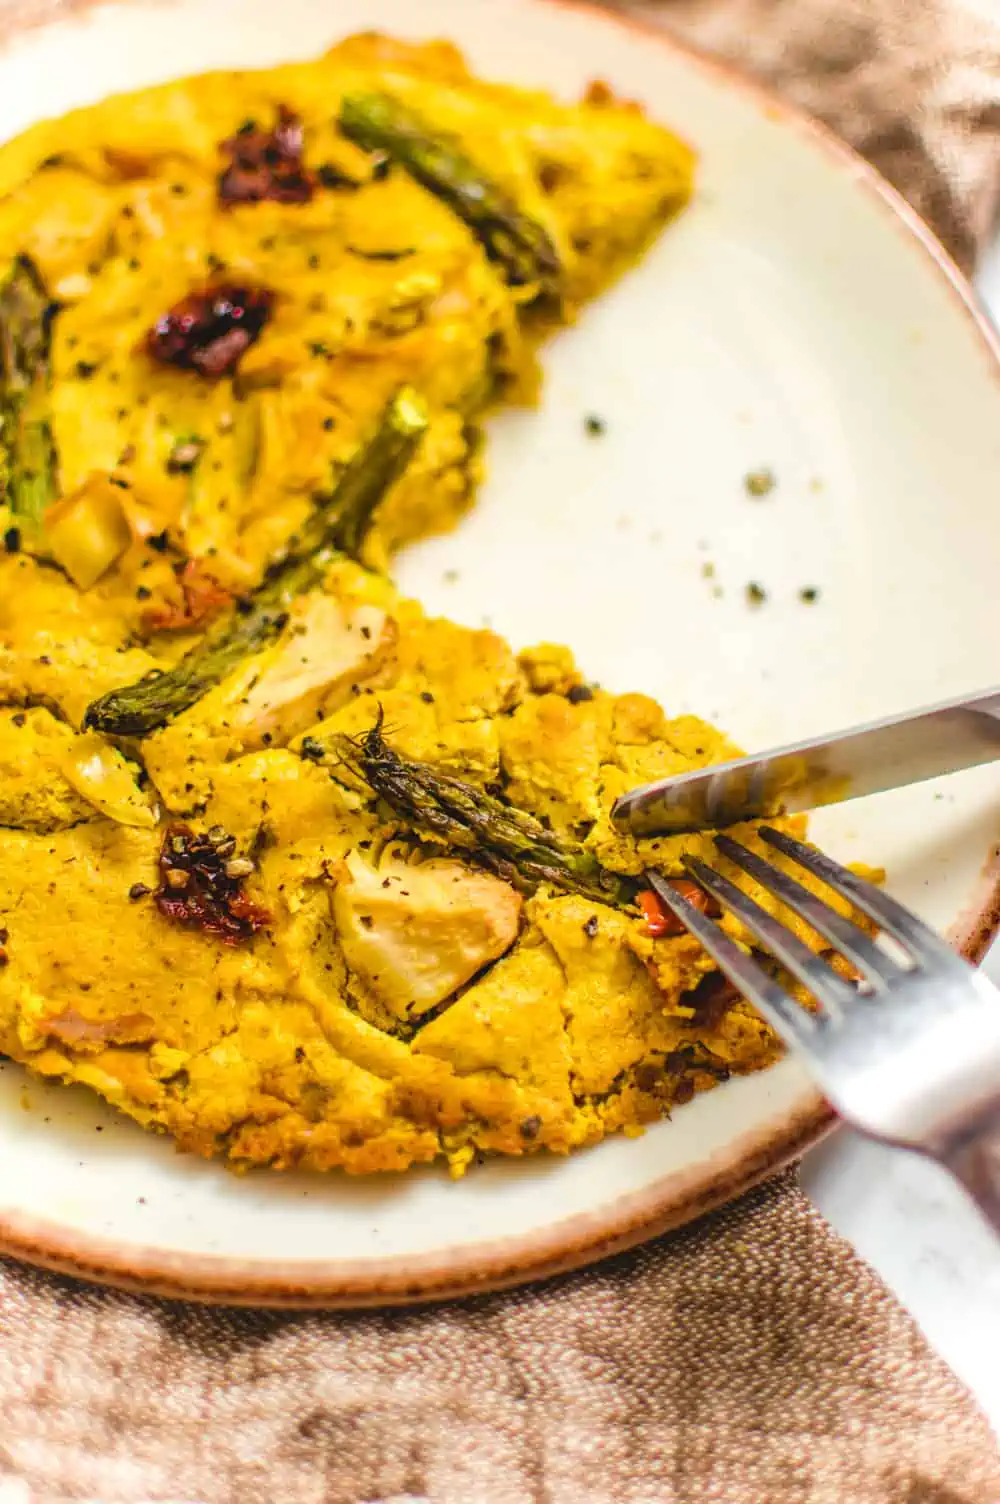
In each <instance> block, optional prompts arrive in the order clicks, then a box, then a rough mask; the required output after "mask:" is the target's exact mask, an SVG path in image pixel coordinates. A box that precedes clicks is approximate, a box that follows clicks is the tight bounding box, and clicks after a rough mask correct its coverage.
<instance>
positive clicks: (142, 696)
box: [84, 387, 427, 736]
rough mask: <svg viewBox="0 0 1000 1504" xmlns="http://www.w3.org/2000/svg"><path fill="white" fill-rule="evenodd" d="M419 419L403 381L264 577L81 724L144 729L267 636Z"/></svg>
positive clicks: (350, 547) (396, 467) (413, 441)
mask: <svg viewBox="0 0 1000 1504" xmlns="http://www.w3.org/2000/svg"><path fill="white" fill-rule="evenodd" d="M426 427H427V410H426V407H425V406H424V403H423V401H422V399H421V398H420V397H419V396H418V395H417V393H416V392H415V391H414V390H413V389H412V388H411V387H404V388H403V389H402V390H401V391H399V392H398V393H397V394H396V396H395V397H393V399H392V401H391V402H390V403H389V405H388V406H387V407H386V409H385V412H384V413H383V415H382V417H381V419H380V421H379V425H378V428H377V430H376V432H375V435H374V437H373V438H372V439H371V441H370V443H369V444H368V445H367V446H366V447H365V448H363V449H361V450H360V451H359V452H358V453H357V454H356V455H355V457H354V459H353V460H352V461H351V463H350V464H349V465H348V467H347V469H346V470H345V471H344V472H343V474H342V475H341V477H340V479H339V481H338V482H337V484H336V486H335V487H334V489H333V491H332V493H331V494H330V496H329V497H327V498H325V499H322V500H321V501H320V503H319V505H318V506H317V508H316V510H315V511H314V513H313V514H312V516H311V517H310V518H309V521H308V522H307V523H306V524H305V526H304V527H303V529H302V531H301V533H300V534H299V537H298V540H297V541H296V543H295V546H294V547H293V548H292V550H291V551H290V552H289V553H287V554H286V555H285V556H284V558H282V559H281V560H280V561H279V562H277V563H276V564H273V565H272V566H271V569H270V570H269V571H268V574H267V575H266V576H265V579H264V582H263V583H262V584H261V585H260V586H259V587H258V588H257V590H255V591H254V592H253V594H251V595H250V596H249V597H247V598H246V599H245V600H243V601H240V602H238V603H237V607H236V609H235V610H233V611H232V612H230V613H229V614H227V615H226V616H225V617H223V618H222V619H221V620H220V621H219V622H217V623H216V624H215V625H214V626H213V627H210V628H209V630H208V631H207V632H206V633H205V635H204V637H203V638H202V639H201V641H200V642H199V643H198V644H197V646H195V647H193V648H192V649H191V651H190V652H189V653H187V654H186V655H185V657H183V658H182V659H181V660H180V662H179V663H178V664H177V665H176V666H175V667H174V668H172V669H168V670H167V671H166V672H165V673H161V672H159V671H154V672H153V673H149V674H147V675H146V676H145V677H144V678H142V679H140V680H139V681H138V682H137V683H135V684H129V685H126V686H124V688H122V689H115V690H112V691H111V692H110V693H109V694H106V695H102V696H101V698H100V699H99V700H95V701H94V702H93V704H91V705H90V706H89V707H88V709H87V713H86V715H85V716H84V725H85V726H93V727H94V728H95V729H96V730H98V731H104V732H106V733H109V734H111V735H113V736H145V735H147V733H148V732H150V731H154V730H156V728H157V727H158V726H162V725H163V724H164V723H165V722H166V721H168V720H170V719H171V718H172V717H173V716H175V715H178V714H179V713H180V712H181V711H182V710H187V709H188V707H189V706H191V705H193V704H194V703H195V702H196V701H197V700H200V699H201V697H202V695H204V694H206V693H207V692H208V690H210V689H212V688H213V687H214V686H215V685H216V684H218V683H219V682H220V681H221V680H222V679H224V678H225V676H226V674H228V673H229V672H230V670H232V669H234V668H236V667H237V665H238V664H239V663H241V662H242V660H243V659H244V658H246V657H247V656H248V655H249V654H251V653H256V652H258V651H259V650H260V649H261V648H263V647H266V645H267V644H268V643H269V642H271V641H273V639H274V638H275V637H277V636H278V634H279V633H280V632H281V630H282V628H283V627H284V625H285V622H286V621H287V619H288V608H289V606H290V605H291V603H292V601H293V600H294V599H295V598H296V596H299V595H302V594H304V593H305V592H306V591H307V590H312V589H314V588H315V587H316V586H317V585H319V584H320V583H321V582H322V579H323V576H324V574H325V573H326V570H327V567H328V565H329V564H330V561H331V559H332V558H333V556H334V554H335V553H337V552H340V553H350V554H355V555H356V553H357V549H358V547H359V546H360V543H361V540H362V539H363V538H364V534H365V531H366V529H367V527H368V525H369V523H370V521H371V516H372V513H373V511H374V510H375V507H376V505H377V503H378V502H379V501H380V500H381V498H382V496H383V495H384V494H385V492H386V491H387V490H388V488H389V487H390V486H391V485H392V483H393V482H394V481H395V480H396V479H397V478H398V477H399V476H400V475H401V474H402V473H403V471H404V470H405V469H406V466H407V465H408V464H409V461H410V460H411V458H412V457H413V454H414V452H415V450H416V448H417V445H418V444H419V442H420V440H421V438H422V437H423V433H424V430H425V428H426Z"/></svg>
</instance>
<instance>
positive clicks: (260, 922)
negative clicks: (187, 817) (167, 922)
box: [155, 825, 271, 945]
mask: <svg viewBox="0 0 1000 1504" xmlns="http://www.w3.org/2000/svg"><path fill="white" fill-rule="evenodd" d="M252 871H253V863H252V862H251V861H250V859H249V858H248V857H241V856H237V855H236V841H235V840H234V838H233V837H232V836H231V835H229V834H227V832H226V831H225V830H223V829H222V827H221V825H215V826H213V827H212V829H211V830H209V831H208V832H207V833H206V834H205V835H195V833H194V832H193V831H192V830H191V828H190V827H189V826H187V825H171V826H170V827H169V828H168V830H167V833H166V835H165V836H164V838H163V846H162V849H161V851H160V878H161V883H160V887H159V888H158V889H157V891H156V894H155V899H156V906H157V908H158V909H159V911H160V913H161V914H162V915H163V917H164V918H165V919H171V920H173V921H174V923H175V924H182V925H184V926H185V927H186V928H188V929H197V930H204V931H205V933H206V934H208V935H217V936H218V938H219V939H220V940H221V941H222V942H223V943H224V944H225V945H239V944H240V942H241V941H243V940H249V939H250V937H251V935H255V934H256V933H257V931H258V930H261V929H263V928H264V926H265V925H266V924H269V923H270V921H271V915H270V914H269V913H268V911H267V909H264V908H262V907H261V906H260V904H257V903H254V902H253V900H252V899H250V898H248V897H247V895H246V893H245V892H244V891H243V882H244V879H245V878H247V877H248V876H249V875H250V873H251V872H252Z"/></svg>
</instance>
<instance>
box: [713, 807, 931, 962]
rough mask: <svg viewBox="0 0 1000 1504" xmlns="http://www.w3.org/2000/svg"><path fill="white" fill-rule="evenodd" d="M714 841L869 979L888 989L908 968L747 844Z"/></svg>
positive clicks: (726, 838)
mask: <svg viewBox="0 0 1000 1504" xmlns="http://www.w3.org/2000/svg"><path fill="white" fill-rule="evenodd" d="M715 844H716V846H718V848H719V850H720V851H721V852H722V854H723V856H726V857H728V858H729V860H730V861H731V862H735V863H736V865H737V866H738V867H742V868H743V871H744V872H747V873H749V874H750V876H751V877H753V878H756V880H757V882H759V883H760V885H761V887H763V888H767V889H769V890H770V891H771V892H772V893H775V894H777V896H778V897H779V898H780V899H781V901H782V903H786V904H787V905H788V907H789V908H790V909H793V910H794V911H795V913H796V914H798V915H799V917H800V918H802V919H804V920H805V921H806V923H807V924H810V925H812V927H813V929H814V930H817V931H818V933H819V934H821V935H822V936H823V937H824V939H826V940H829V941H830V944H831V945H835V946H837V948H838V949H839V950H841V951H843V953H844V955H845V956H846V957H847V959H848V960H849V961H851V962H852V963H853V965H855V966H856V967H857V968H858V970H859V971H860V972H861V973H862V974H863V975H864V977H865V978H866V979H867V980H868V981H869V982H872V983H873V984H875V985H878V986H880V987H882V988H885V987H887V986H888V985H889V983H890V982H892V981H894V980H895V979H896V978H897V977H900V976H902V975H904V972H905V968H904V967H902V966H898V965H897V964H896V962H895V961H893V960H892V959H891V957H889V956H887V955H886V953H885V951H882V950H879V948H878V946H877V945H875V944H874V942H873V941H871V940H870V939H869V938H868V936H867V935H866V934H865V932H864V930H862V929H860V928H859V927H858V926H857V925H856V924H852V922H851V920H850V919H845V918H844V916H843V914H838V913H837V911H836V909H832V908H831V907H830V905H829V904H828V903H824V901H823V899H822V898H820V897H818V896H817V894H815V893H810V892H809V889H808V888H803V886H802V884H801V883H797V882H796V881H795V879H794V878H791V877H789V876H788V874H787V873H785V872H782V871H781V869H780V868H779V867H775V866H774V865H773V863H771V862H765V861H764V859H763V857H760V856H758V855H757V853H756V852H755V851H750V850H748V849H747V847H746V846H741V845H740V843H739V842H738V841H734V840H733V839H732V837H731V836H726V835H719V836H716V838H715Z"/></svg>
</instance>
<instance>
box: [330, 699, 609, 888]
mask: <svg viewBox="0 0 1000 1504" xmlns="http://www.w3.org/2000/svg"><path fill="white" fill-rule="evenodd" d="M321 747H322V744H321V743H316V742H313V746H312V747H311V748H308V749H305V748H304V751H305V752H306V755H310V754H311V755H312V756H313V757H315V752H316V750H317V749H319V748H321ZM332 750H333V751H334V752H335V753H336V755H337V756H338V757H339V759H340V761H341V763H342V764H344V765H345V766H346V767H347V768H349V769H350V771H351V772H352V773H353V774H354V775H355V776H356V777H358V778H360V779H362V780H363V781H364V782H365V783H366V784H367V785H368V787H369V788H370V789H371V790H372V792H373V793H374V794H377V795H378V797H379V798H380V799H383V800H384V801H385V803H386V804H388V805H389V807H390V808H391V809H392V810H393V812H394V813H395V814H396V815H397V816H398V817H399V819H400V820H402V821H403V822H404V823H405V824H406V825H409V826H411V827H412V829H413V830H414V831H415V832H416V833H417V834H418V835H422V836H424V837H429V838H431V839H436V840H438V841H441V842H443V843H444V844H445V845H447V846H450V847H453V848H454V849H455V850H457V851H461V852H465V853H467V854H468V855H469V856H471V857H473V858H474V859H475V860H476V862H477V863H478V864H479V865H481V866H484V867H488V868H489V869H490V871H492V872H495V873H496V874H497V876H498V877H502V878H504V880H505V881H507V882H509V883H511V884H513V886H514V887H515V888H519V889H520V890H521V891H522V892H527V893H531V892H533V891H534V890H535V888H537V887H538V886H539V885H541V884H543V883H547V884H550V885H551V886H552V887H554V888H560V889H562V890H563V891H564V892H566V893H579V894H581V895H582V896H583V897H584V898H593V899H597V900H599V901H600V902H601V903H609V904H614V905H617V906H618V907H620V908H625V907H628V906H629V905H630V904H631V903H632V901H633V898H634V895H635V892H636V889H637V887H638V884H636V883H634V882H631V881H630V880H629V879H628V878H624V877H620V876H619V875H618V874H617V873H614V872H608V871H607V870H606V869H605V868H603V867H602V866H601V864H600V863H599V862H598V860H597V858H596V857H595V856H594V855H593V854H592V853H591V852H589V851H586V850H585V849H584V847H582V846H580V845H579V844H578V843H577V842H575V841H570V840H567V839H566V838H565V837H563V836H559V835H556V834H554V833H553V832H552V831H551V830H547V829H546V828H545V826H544V825H542V824H541V822H540V821H539V820H536V819H535V818H534V816H533V815H529V814H526V813H525V811H524V810H519V809H515V808H514V807H513V806H512V805H509V804H503V803H502V802H501V801H500V800H499V799H496V798H494V797H493V796H492V795H490V794H487V793H486V792H485V790H483V789H481V788H478V787H476V786H475V785H474V784H471V783H466V782H465V781H464V780H463V779H461V778H456V777H455V776H454V775H453V774H451V773H444V772H441V771H440V770H439V769H437V768H432V767H429V766H428V765H427V764H426V763H420V762H411V761H408V760H407V759H406V758H403V757H400V756H399V754H398V753H396V752H394V751H393V750H392V748H391V747H389V746H388V745H387V743H386V741H385V738H384V737H383V735H382V718H381V715H380V716H379V718H378V720H377V722H376V724H375V725H374V726H373V727H372V729H371V730H370V731H369V732H367V733H366V734H365V735H364V736H363V737H359V738H356V737H351V736H346V735H343V734H341V735H339V736H337V737H336V738H335V739H334V741H333V743H332Z"/></svg>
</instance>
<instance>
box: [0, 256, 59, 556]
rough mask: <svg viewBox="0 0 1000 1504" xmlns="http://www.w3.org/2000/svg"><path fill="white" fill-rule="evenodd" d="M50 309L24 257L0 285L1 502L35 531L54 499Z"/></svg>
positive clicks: (41, 284)
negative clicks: (47, 403)
mask: <svg viewBox="0 0 1000 1504" xmlns="http://www.w3.org/2000/svg"><path fill="white" fill-rule="evenodd" d="M51 313H52V305H51V303H50V301H49V298H48V294H47V293H46V291H45V287H44V285H43V283H42V281H41V278H40V277H39V275H38V273H37V271H36V270H35V268H34V266H33V265H32V263H31V262H30V261H29V260H28V258H27V257H26V256H17V257H15V259H14V261H13V262H12V263H11V265H10V268H9V270H8V272H7V275H6V277H5V278H4V280H3V282H2V283H0V503H6V504H7V505H8V506H9V507H10V510H11V512H12V514H13V515H14V517H15V518H16V519H17V520H18V522H20V523H23V524H25V525H26V526H27V527H28V528H30V529H31V530H32V531H36V530H37V528H38V525H39V524H40V522H41V520H42V516H43V515H44V512H45V509H46V507H47V506H48V504H49V502H50V501H52V500H53V499H54V497H55V495H56V479H55V469H56V455H55V446H54V444H53V442H52V432H51V429H50V427H49V424H48V421H47V419H46V417H45V416H44V393H45V389H46V387H47V386H48V380H49V323H50V320H51Z"/></svg>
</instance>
